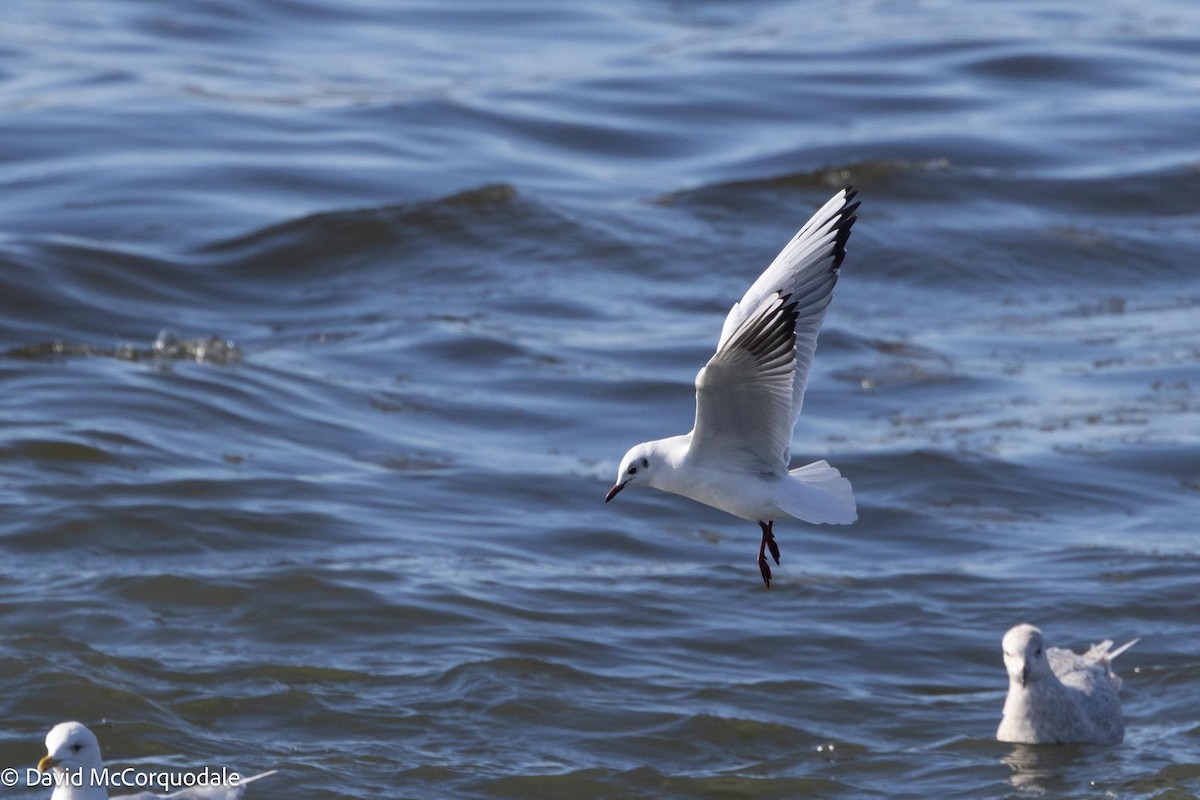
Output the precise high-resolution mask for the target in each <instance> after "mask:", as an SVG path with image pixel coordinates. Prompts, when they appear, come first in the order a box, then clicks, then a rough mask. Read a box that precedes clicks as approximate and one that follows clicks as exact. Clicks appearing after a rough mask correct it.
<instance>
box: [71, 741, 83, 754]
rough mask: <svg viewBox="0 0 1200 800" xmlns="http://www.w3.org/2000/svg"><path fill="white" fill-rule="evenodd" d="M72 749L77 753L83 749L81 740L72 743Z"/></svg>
mask: <svg viewBox="0 0 1200 800" xmlns="http://www.w3.org/2000/svg"><path fill="white" fill-rule="evenodd" d="M71 749H72V750H74V751H75V752H76V753H78V752H79V751H80V750H82V749H83V744H82V743H80V742H76V743H75V744H73V745H71Z"/></svg>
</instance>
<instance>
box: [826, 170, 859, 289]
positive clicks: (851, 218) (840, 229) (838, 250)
mask: <svg viewBox="0 0 1200 800" xmlns="http://www.w3.org/2000/svg"><path fill="white" fill-rule="evenodd" d="M842 191H843V192H844V193H845V194H846V199H845V202H844V203H843V204H842V208H841V210H839V211H838V221H837V223H836V224H835V225H834V227H835V228H836V229H837V239H836V240H834V244H833V265H832V267H830V269H832V270H834V271H836V270H837V269H839V268H840V267H841V266H842V261H843V260H844V259H845V258H846V242H848V241H849V240H850V229H851V228H853V227H854V223H855V222H857V221H858V214H857V213H856V212H857V211H858V207H859V206H861V205H862V201H861V200H854V198H855V197H856V196H857V195H858V189H856V188H854V185H853V184H847V185H846V187H845V188H843V189H842ZM851 200H854V202H850V201H851Z"/></svg>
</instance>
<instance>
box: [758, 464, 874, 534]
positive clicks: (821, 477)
mask: <svg viewBox="0 0 1200 800" xmlns="http://www.w3.org/2000/svg"><path fill="white" fill-rule="evenodd" d="M788 474H789V475H791V477H792V482H791V483H790V484H789V487H790V491H789V492H788V494H787V497H785V498H783V499H782V502H778V501H777V503H776V505H778V506H779V507H780V508H781V509H782V510H784V511H786V512H787V513H788V514H790V515H792V516H793V517H795V518H796V519H800V520H804V521H805V522H812V523H826V524H830V525H848V524H850V523H851V522H854V521H855V520H856V519H858V511H857V507H856V506H855V503H854V489H853V488H852V487H851V486H850V481H848V480H846V479H845V478H843V477H842V473H840V472H838V471H837V468H836V467H831V466H829V463H828V462H826V461H815V462H813V463H812V464H806V465H805V466H803V467H798V468H796V469H794V470H792V471H791V472H789V473H788Z"/></svg>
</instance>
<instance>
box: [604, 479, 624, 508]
mask: <svg viewBox="0 0 1200 800" xmlns="http://www.w3.org/2000/svg"><path fill="white" fill-rule="evenodd" d="M625 483H629V481H625ZM625 483H618V484H617V485H616V486H614V487H613V488H611V489H609V490H608V494H606V495H604V502H606V503H607V502H608V501H609V500H612V499H613V498H614V497H616V496H617V492H619V491H621V490H622V489H624V488H625Z"/></svg>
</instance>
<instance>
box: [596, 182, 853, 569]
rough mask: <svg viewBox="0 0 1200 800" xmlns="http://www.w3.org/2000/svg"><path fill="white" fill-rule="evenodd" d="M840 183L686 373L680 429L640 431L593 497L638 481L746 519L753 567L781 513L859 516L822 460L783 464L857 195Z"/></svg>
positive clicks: (839, 521) (835, 520)
mask: <svg viewBox="0 0 1200 800" xmlns="http://www.w3.org/2000/svg"><path fill="white" fill-rule="evenodd" d="M854 195H855V190H854V188H853V187H851V186H848V187H846V188H845V189H843V190H842V191H840V192H838V193H837V194H835V195H834V196H833V198H832V199H830V200H829V202H827V203H826V204H825V205H824V206H822V207H821V209H820V210H819V211H817V213H816V214H813V216H812V219H810V220H809V221H808V222H806V223H805V224H804V227H802V228H801V229H800V231H799V233H797V234H796V235H795V237H793V238H792V240H791V241H790V242H789V243H788V245H787V247H785V248H783V251H782V252H780V254H779V255H778V256H776V257H775V260H774V261H772V262H771V265H770V266H769V267H767V269H766V271H765V272H763V274H762V275H760V276H759V278H758V280H756V281H755V282H754V284H753V285H752V286H751V287H750V289H749V290H748V291H747V292H746V294H745V296H744V297H742V299H741V300H740V301H738V302H737V303H734V305H733V308H732V309H730V311H729V315H728V316H727V317H725V325H724V326H723V327H722V329H721V337H720V339H718V340H717V352H716V353H715V354H714V355H713V356H712V358H710V359H709V360H708V363H707V364H705V365H704V368H703V369H701V370H700V372H699V373H698V374H697V375H696V422H695V425H694V426H693V427H692V431H691V433H685V434H683V435H681V436H671V437H669V438H666V439H657V440H655V441H652V442H643V443H642V444H639V445H637V446H635V447H634V448H632V449H631V450H630V451H629V452H628V453H626V454H625V458H623V459H622V460H621V468H620V471H619V472H618V473H617V482H616V484H614V485H613V487H612V489H610V490H609V492H608V496H607V497H605V498H604V502H606V503H607V502H608V501H609V500H612V499H613V498H614V497H616V496H617V493H618V492H620V491H621V490H622V489H624V488H625V487H626V486H631V485H634V484H645V485H646V486H653V487H654V488H656V489H661V490H663V491H665V492H672V493H674V494H679V495H683V496H684V497H689V498H691V499H692V500H696V501H698V502H700V503H704V504H705V505H709V506H712V507H713V508H719V509H721V510H722V511H725V512H727V513H729V514H733V515H734V516H735V517H741V518H742V519H747V520H751V521H754V522H757V523H758V525H759V527H760V528H761V529H762V541H761V543H760V544H759V548H758V567H759V570H760V571H761V572H762V578H763V582H765V583H766V584H767V586H770V585H771V567H770V565H769V564H768V563H767V557H766V551H767V549H768V548H769V549H770V551H771V556H772V558H774V559H775V563H776V564H778V563H779V545H778V544H776V542H775V535H774V532H773V525H774V522H775V520H776V519H779V518H781V517H795V518H797V519H800V520H803V521H805V522H812V523H821V522H824V523H832V524H836V525H845V524H848V523H851V522H854V520H856V519H857V518H858V514H857V511H856V509H855V505H854V492H853V491H852V490H851V488H850V481H848V480H846V479H845V478H843V477H842V474H841V473H840V472H838V471H837V469H835V468H834V467H831V466H830V465H829V464H827V463H826V462H824V461H817V462H814V463H812V464H808V465H807V466H803V467H799V468H798V469H792V470H789V465H790V462H791V444H792V430H793V429H794V428H795V427H796V420H797V419H799V417H800V407H801V405H802V404H803V402H804V389H805V386H806V384H807V382H808V370H809V367H810V366H811V365H812V360H813V353H814V352H815V351H816V348H817V331H818V330H820V328H821V321H822V320H823V319H824V318H825V310H826V309H827V308H828V307H829V302H830V300H832V299H833V287H834V285H835V284H836V283H837V279H838V269H839V267H840V266H841V264H842V259H844V258H845V256H846V240H847V239H848V238H850V227H851V226H852V225H853V224H854V221H855V219H857V217H856V216H855V214H854V212H855V211H856V210H857V209H858V206H859V204H858V203H857V202H852V201H853V200H854Z"/></svg>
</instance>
